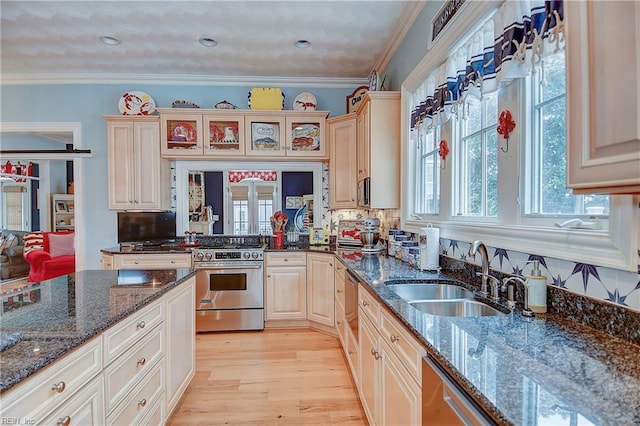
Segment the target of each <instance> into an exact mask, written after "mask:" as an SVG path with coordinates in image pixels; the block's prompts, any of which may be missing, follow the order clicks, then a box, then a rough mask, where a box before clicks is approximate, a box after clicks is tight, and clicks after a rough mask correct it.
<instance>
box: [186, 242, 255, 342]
mask: <svg viewBox="0 0 640 426" xmlns="http://www.w3.org/2000/svg"><path fill="white" fill-rule="evenodd" d="M192 253H193V254H192V255H193V266H194V268H195V269H197V270H198V273H197V275H196V331H229V330H262V329H264V285H263V269H262V268H263V259H264V245H263V244H262V243H260V241H259V240H256V241H251V240H249V241H245V239H244V238H230V239H229V241H222V242H221V241H220V240H218V241H216V242H214V243H212V244H207V245H203V246H201V247H198V248H194V249H193V252H192Z"/></svg>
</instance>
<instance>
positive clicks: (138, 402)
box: [107, 362, 164, 425]
mask: <svg viewBox="0 0 640 426" xmlns="http://www.w3.org/2000/svg"><path fill="white" fill-rule="evenodd" d="M139 382H140V383H139V384H138V386H136V387H135V389H133V391H132V392H131V394H130V395H129V397H128V398H127V399H126V400H124V401H122V403H121V404H120V405H118V407H117V408H116V410H114V412H113V413H112V414H111V415H109V417H108V418H107V424H108V425H135V424H142V422H141V420H142V419H143V418H144V417H146V416H148V415H150V414H153V411H154V410H156V406H157V402H158V401H162V400H163V393H162V389H163V388H164V379H163V377H162V362H159V363H157V364H156V365H155V366H154V368H153V369H152V370H151V371H149V374H147V375H145V376H144V377H143V378H142V380H141V381H140V380H139ZM145 424H151V423H146V422H145ZM155 424H162V421H161V422H160V423H155Z"/></svg>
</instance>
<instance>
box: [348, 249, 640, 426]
mask: <svg viewBox="0 0 640 426" xmlns="http://www.w3.org/2000/svg"><path fill="white" fill-rule="evenodd" d="M336 254H337V256H338V258H339V259H341V261H342V262H343V263H344V264H345V265H346V266H347V267H348V268H349V269H350V270H351V271H352V272H355V273H357V274H358V275H359V276H360V278H361V279H362V281H363V282H364V283H365V285H366V286H367V287H368V288H369V289H371V290H372V292H373V293H374V294H375V295H376V296H377V297H378V299H379V300H380V301H381V302H382V303H383V304H384V305H385V306H386V307H387V308H389V309H390V310H391V311H393V312H394V313H395V314H396V315H397V317H398V318H399V319H400V320H401V321H402V322H404V323H405V324H406V325H407V327H408V328H409V330H411V332H412V333H413V334H414V335H415V336H416V337H417V338H418V340H420V341H421V342H422V343H423V344H424V346H425V347H426V349H427V351H428V352H429V353H430V354H431V355H432V356H433V357H434V358H435V359H436V360H437V361H438V363H439V364H441V365H442V366H443V367H444V368H445V369H446V370H447V372H449V373H450V375H451V376H453V377H454V378H455V379H456V381H457V382H458V383H459V384H461V385H462V386H463V387H464V388H465V389H466V390H467V392H468V393H469V395H470V396H471V397H472V398H473V399H474V400H475V401H476V402H477V403H478V404H479V405H480V406H481V407H482V408H483V409H484V410H485V411H486V412H487V413H488V414H489V415H490V416H491V417H492V418H493V419H494V420H495V421H496V422H497V423H498V424H517V425H520V424H548V425H560V424H567V425H568V424H598V425H637V424H640V392H639V390H640V347H638V346H637V345H634V344H632V343H629V342H627V341H625V340H622V339H619V338H616V337H613V336H611V335H608V334H605V333H602V332H600V331H598V330H596V329H593V328H590V327H586V326H583V325H580V324H578V323H576V322H574V321H571V320H569V319H567V318H563V317H561V316H559V315H554V314H537V315H536V317H535V318H533V319H529V318H525V317H523V316H522V315H520V313H519V312H513V313H510V314H507V315H504V316H495V317H479V318H460V317H443V316H434V315H429V314H426V313H422V312H420V311H418V310H416V309H415V308H413V307H411V306H410V305H409V304H408V303H406V302H405V301H404V300H402V299H400V298H399V297H398V296H397V295H396V294H395V293H394V292H393V291H391V290H390V289H389V288H388V287H387V285H386V284H385V283H387V282H389V281H391V280H401V279H414V280H424V281H429V280H435V279H441V278H451V276H448V275H444V274H437V273H429V272H422V271H419V270H416V269H413V268H410V267H409V266H408V265H407V264H406V263H403V262H400V261H396V260H395V259H393V258H389V257H386V256H378V255H362V253H360V252H358V251H357V250H355V251H354V250H340V249H339V250H338V251H337V252H336Z"/></svg>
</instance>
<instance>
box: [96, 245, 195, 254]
mask: <svg viewBox="0 0 640 426" xmlns="http://www.w3.org/2000/svg"><path fill="white" fill-rule="evenodd" d="M193 248H194V246H183V245H180V244H168V245H160V246H144V247H143V246H138V247H131V246H116V247H109V248H104V249H101V250H100V252H102V253H106V254H158V253H191V250H192V249H193Z"/></svg>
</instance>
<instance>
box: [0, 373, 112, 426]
mask: <svg viewBox="0 0 640 426" xmlns="http://www.w3.org/2000/svg"><path fill="white" fill-rule="evenodd" d="M103 394H104V391H103V390H102V376H98V377H96V378H95V379H94V380H93V381H92V382H91V383H89V384H88V385H86V386H85V387H84V388H82V389H81V390H80V392H78V393H76V394H75V395H73V396H72V397H71V398H69V399H68V400H67V401H65V402H64V403H63V404H61V405H60V406H58V407H57V408H56V409H55V410H53V412H52V413H51V414H50V415H49V416H48V417H47V418H46V419H45V420H44V421H43V422H41V423H40V422H39V423H38V424H43V425H59V424H64V422H65V421H66V420H67V418H68V419H69V424H71V425H87V426H88V425H101V424H103V423H104V397H103ZM23 417H24V416H23ZM5 418H6V417H5ZM31 418H32V419H35V417H31Z"/></svg>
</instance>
